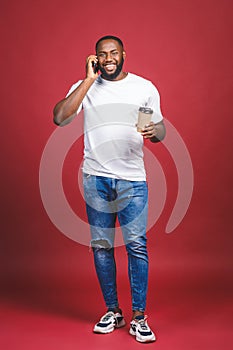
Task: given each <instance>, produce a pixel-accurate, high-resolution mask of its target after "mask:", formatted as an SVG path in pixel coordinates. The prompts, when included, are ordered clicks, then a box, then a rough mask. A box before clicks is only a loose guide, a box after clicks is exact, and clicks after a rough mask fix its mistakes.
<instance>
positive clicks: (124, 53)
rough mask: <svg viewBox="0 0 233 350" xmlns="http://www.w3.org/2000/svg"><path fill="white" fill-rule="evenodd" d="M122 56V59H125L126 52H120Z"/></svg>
mask: <svg viewBox="0 0 233 350" xmlns="http://www.w3.org/2000/svg"><path fill="white" fill-rule="evenodd" d="M122 55H123V58H124V59H125V57H126V52H125V51H123V52H122Z"/></svg>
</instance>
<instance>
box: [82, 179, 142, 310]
mask: <svg viewBox="0 0 233 350" xmlns="http://www.w3.org/2000/svg"><path fill="white" fill-rule="evenodd" d="M83 183H84V196H85V201H86V210H87V216H88V222H89V224H90V229H91V237H92V240H91V246H92V249H93V253H94V262H95V268H96V272H97V276H98V279H99V283H100V286H101V290H102V293H103V296H104V300H105V303H106V306H107V307H108V308H114V307H117V306H119V303H118V297H117V286H116V264H115V258H114V235H115V224H116V218H118V220H119V223H120V226H121V230H122V234H123V239H124V243H125V246H126V250H127V254H128V274H129V281H130V286H131V295H132V309H133V310H139V311H144V310H145V306H146V295H147V284H148V255H147V247H146V224H147V212H148V188H147V183H146V182H145V181H126V180H120V179H113V178H108V177H103V176H94V175H88V174H84V176H83Z"/></svg>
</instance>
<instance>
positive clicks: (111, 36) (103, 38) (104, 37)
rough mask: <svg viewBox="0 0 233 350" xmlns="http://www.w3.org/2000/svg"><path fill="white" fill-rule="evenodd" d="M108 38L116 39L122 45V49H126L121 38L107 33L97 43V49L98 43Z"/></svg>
mask: <svg viewBox="0 0 233 350" xmlns="http://www.w3.org/2000/svg"><path fill="white" fill-rule="evenodd" d="M108 39H112V40H116V41H117V42H118V43H119V44H120V45H121V46H122V49H124V45H123V42H122V40H121V39H120V38H118V37H117V36H114V35H105V36H103V37H102V38H100V39H99V40H98V41H97V43H96V44H95V50H96V51H97V48H98V45H99V43H100V42H101V41H102V40H108Z"/></svg>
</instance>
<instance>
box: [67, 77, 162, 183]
mask: <svg viewBox="0 0 233 350" xmlns="http://www.w3.org/2000/svg"><path fill="white" fill-rule="evenodd" d="M81 82H82V81H81V80H80V81H78V82H77V83H76V84H74V85H73V86H72V87H71V89H70V91H69V93H68V94H67V96H68V95H69V94H71V93H72V92H73V91H74V90H75V89H76V88H77V87H78V86H79V85H80V84H81ZM141 106H143V107H150V108H152V110H153V112H154V113H153V115H152V121H153V122H155V123H158V122H160V121H161V120H162V119H163V116H162V113H161V110H160V97H159V93H158V90H157V89H156V87H155V86H154V85H153V84H152V83H151V82H150V81H149V80H146V79H144V78H142V77H139V76H137V75H135V74H132V73H128V75H127V76H126V77H125V78H124V79H122V80H117V81H109V80H105V79H102V78H101V76H99V77H98V78H97V79H96V81H95V82H94V83H93V85H92V86H91V87H90V89H89V90H88V92H87V94H86V96H85V97H84V99H83V101H82V105H81V106H80V108H79V110H78V111H77V113H78V112H79V111H80V110H81V108H83V110H84V164H83V171H84V172H85V173H88V174H91V175H99V176H106V177H112V178H118V179H125V180H130V181H145V180H146V173H145V167H144V162H143V150H142V147H143V137H142V136H141V134H140V133H138V132H137V129H136V126H135V125H136V123H137V118H138V109H139V107H141Z"/></svg>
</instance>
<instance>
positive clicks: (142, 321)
mask: <svg viewBox="0 0 233 350" xmlns="http://www.w3.org/2000/svg"><path fill="white" fill-rule="evenodd" d="M147 318H148V317H147V316H145V317H144V318H142V319H141V320H138V323H139V324H140V327H141V329H142V330H143V331H146V330H148V329H149V327H148V324H147V322H146V320H147Z"/></svg>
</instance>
